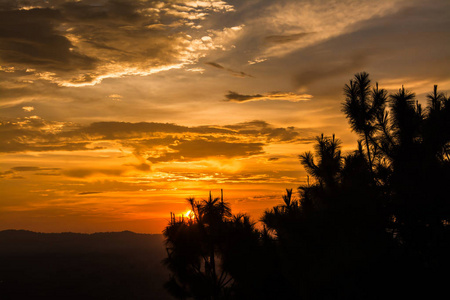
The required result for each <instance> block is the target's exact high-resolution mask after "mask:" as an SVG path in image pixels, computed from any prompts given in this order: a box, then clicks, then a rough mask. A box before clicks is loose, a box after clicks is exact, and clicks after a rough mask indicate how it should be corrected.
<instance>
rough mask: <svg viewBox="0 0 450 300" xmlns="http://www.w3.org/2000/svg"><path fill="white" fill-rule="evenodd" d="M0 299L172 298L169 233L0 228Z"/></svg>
mask: <svg viewBox="0 0 450 300" xmlns="http://www.w3.org/2000/svg"><path fill="white" fill-rule="evenodd" d="M0 245H1V246H0V299H172V298H171V297H170V296H169V295H168V294H167V292H166V291H165V290H164V288H163V284H164V282H165V281H166V280H167V279H168V276H169V275H168V271H167V270H166V268H165V267H164V266H163V265H162V263H161V261H162V259H163V258H164V257H165V248H164V243H163V236H162V235H159V234H137V233H133V232H130V231H123V232H108V233H94V234H81V233H36V232H31V231H26V230H5V231H0Z"/></svg>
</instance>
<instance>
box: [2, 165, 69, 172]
mask: <svg viewBox="0 0 450 300" xmlns="http://www.w3.org/2000/svg"><path fill="white" fill-rule="evenodd" d="M11 170H13V171H17V172H35V171H57V170H61V169H60V168H41V167H33V166H23V167H22V166H21V167H14V168H11Z"/></svg>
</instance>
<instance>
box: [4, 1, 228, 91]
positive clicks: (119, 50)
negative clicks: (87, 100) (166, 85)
mask: <svg viewBox="0 0 450 300" xmlns="http://www.w3.org/2000/svg"><path fill="white" fill-rule="evenodd" d="M231 11H233V6H232V5H229V4H227V3H226V2H223V1H208V2H204V3H203V2H193V1H188V0H181V1H163V2H161V1H156V0H145V1H139V0H105V1H101V3H98V2H93V1H89V0H80V1H69V0H49V1H35V2H33V6H29V4H27V3H26V2H24V1H20V0H15V1H14V0H13V1H9V4H8V5H6V4H5V5H2V6H0V59H1V60H2V65H3V67H4V68H6V69H5V70H10V71H11V72H17V71H25V70H30V71H29V72H30V73H32V74H33V75H34V77H35V79H43V80H48V81H51V82H54V83H57V84H59V85H61V86H86V85H95V84H98V83H100V82H101V81H102V80H103V79H105V78H117V77H122V76H126V75H150V74H153V73H156V72H160V71H164V70H170V69H174V68H175V69H176V68H182V67H183V66H184V65H188V64H192V63H194V62H195V61H196V60H197V59H198V58H199V57H201V56H203V55H204V54H203V53H204V52H205V51H208V50H210V49H219V48H221V47H222V46H221V44H225V43H227V42H228V40H229V39H230V38H233V37H232V36H228V37H225V40H224V32H225V31H226V28H224V29H223V30H225V31H223V30H219V31H210V32H208V34H209V35H205V36H207V37H209V38H210V40H211V41H212V42H213V44H211V41H210V40H205V39H203V40H202V38H201V37H199V38H193V37H192V36H191V35H189V34H188V32H190V31H192V30H196V31H197V32H198V30H199V29H200V28H201V25H199V23H200V22H202V21H203V20H205V19H206V18H207V17H209V16H210V15H213V14H224V13H227V12H231ZM216 37H217V38H216ZM8 68H9V69H8ZM31 70H32V71H31Z"/></svg>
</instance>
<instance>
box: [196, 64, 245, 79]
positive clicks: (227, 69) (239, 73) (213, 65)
mask: <svg viewBox="0 0 450 300" xmlns="http://www.w3.org/2000/svg"><path fill="white" fill-rule="evenodd" d="M205 64H206V65H209V66H212V67H214V68H217V69H220V70H225V71H228V72H230V74H231V75H233V76H236V77H253V76H252V75H250V74H247V73H245V72H242V71H235V70H233V69H230V68H225V67H224V66H222V65H221V64H218V63H216V62H206V63H205Z"/></svg>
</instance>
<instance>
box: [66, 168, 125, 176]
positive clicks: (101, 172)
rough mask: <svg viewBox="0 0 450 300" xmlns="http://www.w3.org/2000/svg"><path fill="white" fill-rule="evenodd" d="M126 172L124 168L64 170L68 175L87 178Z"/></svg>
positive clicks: (118, 174)
mask: <svg viewBox="0 0 450 300" xmlns="http://www.w3.org/2000/svg"><path fill="white" fill-rule="evenodd" d="M124 172H125V170H122V169H85V168H81V169H70V170H65V171H63V174H64V175H66V176H68V177H75V178H86V177H90V176H94V175H107V176H120V175H122V174H123V173H124Z"/></svg>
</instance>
